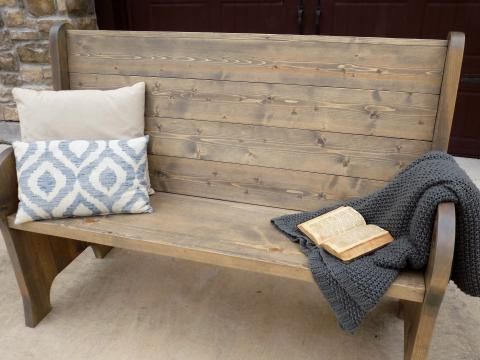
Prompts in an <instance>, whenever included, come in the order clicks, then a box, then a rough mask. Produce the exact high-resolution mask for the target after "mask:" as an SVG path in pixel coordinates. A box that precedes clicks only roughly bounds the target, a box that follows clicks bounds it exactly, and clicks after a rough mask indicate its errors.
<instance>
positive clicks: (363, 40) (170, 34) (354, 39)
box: [69, 30, 448, 47]
mask: <svg viewBox="0 0 480 360" xmlns="http://www.w3.org/2000/svg"><path fill="white" fill-rule="evenodd" d="M69 33H73V34H83V35H85V36H98V35H99V34H101V35H102V36H118V37H121V36H124V37H134V36H138V35H140V36H141V37H152V38H158V37H167V38H170V39H172V40H175V39H184V38H187V39H188V38H193V39H208V40H218V39H230V40H269V41H273V42H292V41H294V42H308V43H317V42H319V43H325V42H330V43H347V44H371V45H399V46H401V45H404V46H408V45H417V46H434V47H439V46H440V47H442V46H443V47H446V46H447V43H448V41H447V40H442V39H408V38H391V37H359V36H328V35H327V36H325V35H322V36H318V35H289V34H245V33H220V32H182V31H141V32H138V31H117V30H115V31H110V30H102V31H101V32H99V31H98V30H71V31H69Z"/></svg>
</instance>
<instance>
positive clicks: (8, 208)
mask: <svg viewBox="0 0 480 360" xmlns="http://www.w3.org/2000/svg"><path fill="white" fill-rule="evenodd" d="M17 189H18V185H17V171H16V168H15V156H14V154H13V149H12V148H11V147H7V148H3V149H2V150H1V151H0V218H5V217H6V216H7V215H10V214H11V213H13V212H15V211H16V210H17V206H18V197H17Z"/></svg>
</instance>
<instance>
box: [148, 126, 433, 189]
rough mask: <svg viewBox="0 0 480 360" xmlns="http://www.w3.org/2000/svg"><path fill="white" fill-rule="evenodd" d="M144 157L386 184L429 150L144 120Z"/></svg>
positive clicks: (390, 142) (345, 137) (316, 134)
mask: <svg viewBox="0 0 480 360" xmlns="http://www.w3.org/2000/svg"><path fill="white" fill-rule="evenodd" d="M146 130H147V132H148V133H149V135H150V144H149V147H150V152H151V153H152V154H155V155H167V156H176V157H186V158H191V159H200V160H212V161H220V162H228V163H237V164H244V165H256V166H265V167H272V168H281V169H288V170H300V171H310V172H317V173H328V174H335V175H343V176H352V177H360V178H367V179H374V180H389V179H391V178H392V177H393V176H394V175H395V174H396V173H397V172H398V171H399V170H401V169H402V168H404V167H405V166H406V165H407V164H409V163H410V162H411V161H413V160H414V159H416V158H417V157H418V156H420V155H422V154H424V153H426V152H427V151H429V150H430V148H431V144H430V142H427V141H418V140H405V139H393V138H382V137H375V136H364V135H350V134H340V133H328V132H321V131H310V130H298V129H280V128H273V127H265V126H254V125H239V124H228V123H218V122H210V121H195V120H183V119H167V118H147V120H146Z"/></svg>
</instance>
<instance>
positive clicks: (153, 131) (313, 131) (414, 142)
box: [51, 25, 464, 210]
mask: <svg viewBox="0 0 480 360" xmlns="http://www.w3.org/2000/svg"><path fill="white" fill-rule="evenodd" d="M463 46H464V36H463V34H461V33H452V34H451V35H450V37H449V40H418V39H387V38H357V37H331V36H296V35H259V34H220V33H218V34H217V33H178V32H127V31H86V30H68V29H67V27H66V26H65V25H58V26H56V27H55V28H53V29H52V32H51V53H52V55H53V56H52V61H53V78H54V84H55V88H56V89H112V88H117V87H121V86H126V85H131V84H134V83H136V82H138V81H145V82H146V84H147V94H146V111H145V124H146V132H147V133H148V134H150V136H151V141H150V146H149V164H150V170H151V178H152V184H153V186H154V188H156V189H157V190H160V191H167V192H173V193H180V194H187V195H193V196H203V197H211V198H216V199H225V200H230V201H238V202H245V203H253V204H261V205H267V206H274V207H282V208H289V209H299V210H305V209H313V208H318V207H319V206H323V205H327V204H330V203H333V202H336V201H338V200H342V199H347V198H352V197H358V196H362V195H366V194H368V193H370V192H372V191H374V190H376V189H378V188H380V187H382V186H384V184H385V182H386V181H388V180H389V179H391V178H392V177H393V176H394V175H395V174H396V173H397V172H398V171H399V170H401V169H402V168H404V167H405V166H406V165H407V164H409V163H410V162H411V161H413V160H414V159H415V158H417V157H418V156H420V155H422V154H424V153H425V152H428V151H430V150H431V149H432V148H433V149H440V150H446V149H447V146H448V138H449V134H450V128H451V122H452V118H453V110H454V104H455V97H456V92H457V87H458V81H459V76H460V68H461V62H462V57H463Z"/></svg>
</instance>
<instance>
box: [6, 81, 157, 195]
mask: <svg viewBox="0 0 480 360" xmlns="http://www.w3.org/2000/svg"><path fill="white" fill-rule="evenodd" d="M13 96H14V98H15V101H16V102H17V109H18V115H19V118H20V133H21V138H22V141H25V142H29V141H42V140H121V139H131V138H138V137H141V136H143V135H144V131H145V120H144V113H145V83H144V82H140V83H137V84H135V85H132V86H127V87H123V88H120V89H116V90H62V91H45V90H44V91H37V90H30V89H21V88H15V89H13ZM147 171H148V169H147ZM147 185H148V189H149V193H152V192H153V190H152V189H151V187H150V177H149V176H148V172H147Z"/></svg>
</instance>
